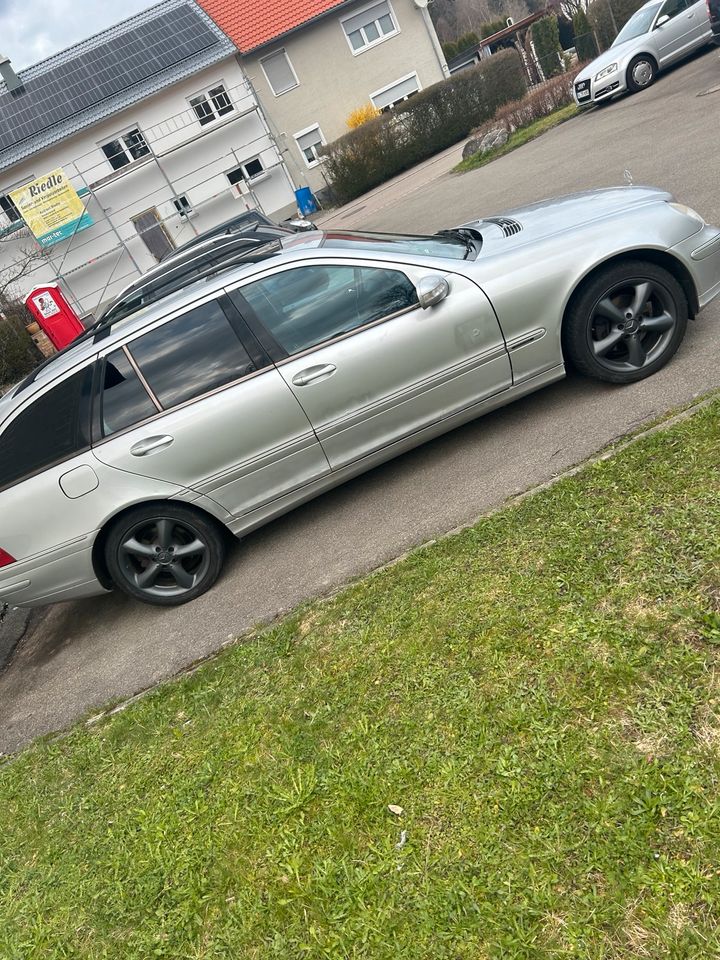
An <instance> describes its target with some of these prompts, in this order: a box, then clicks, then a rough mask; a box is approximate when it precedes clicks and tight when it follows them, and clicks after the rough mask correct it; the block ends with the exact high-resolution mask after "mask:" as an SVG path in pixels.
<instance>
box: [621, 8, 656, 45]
mask: <svg viewBox="0 0 720 960" xmlns="http://www.w3.org/2000/svg"><path fill="white" fill-rule="evenodd" d="M659 9H660V4H659V3H654V4H653V5H652V6H651V7H643V8H642V10H638V12H637V13H636V14H634V15H633V16H632V17H630V19H629V20H628V22H627V23H626V24H625V26H624V27H623V28H622V30H621V31H620V33H619V34H618V35H617V36H616V37H615V40H614V42H613V44H612V45H613V47H616V46H617V45H618V44H619V43H625V41H626V40H634V39H635V37H641V36H642V35H643V34H644V33H647V32H648V30H649V29H650V27H651V26H652V22H653V20H654V19H655V14H656V13H657V12H658V10H659Z"/></svg>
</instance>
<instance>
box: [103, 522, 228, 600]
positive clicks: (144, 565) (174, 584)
mask: <svg viewBox="0 0 720 960" xmlns="http://www.w3.org/2000/svg"><path fill="white" fill-rule="evenodd" d="M210 553H211V552H210V549H209V545H208V543H207V542H206V540H205V538H204V536H203V535H202V533H201V532H200V530H198V529H197V528H196V527H195V526H194V525H193V524H192V523H191V522H189V521H188V520H178V519H176V518H173V517H158V518H154V519H152V520H143V521H142V522H140V523H138V524H136V525H135V526H133V527H131V528H130V530H129V531H128V532H127V533H126V535H125V536H124V537H123V539H122V541H121V543H120V545H119V547H118V554H117V560H118V566H119V568H120V570H121V571H122V574H123V576H124V577H125V578H126V579H127V581H128V582H129V584H131V585H132V586H133V587H135V589H136V590H139V591H141V592H142V593H144V594H146V595H148V596H149V597H168V598H169V597H180V596H182V595H183V594H185V593H188V592H189V591H191V590H192V589H193V588H194V587H195V586H196V585H197V584H198V583H200V581H201V580H202V579H203V577H205V575H206V574H207V571H208V568H209V566H210V562H211V555H210Z"/></svg>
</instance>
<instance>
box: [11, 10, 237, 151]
mask: <svg viewBox="0 0 720 960" xmlns="http://www.w3.org/2000/svg"><path fill="white" fill-rule="evenodd" d="M220 42H221V41H220V39H219V37H218V36H217V34H215V33H214V32H213V30H212V29H211V28H210V27H209V26H208V24H207V23H206V22H205V21H204V20H203V19H202V18H201V17H200V15H199V14H198V13H197V12H196V11H195V10H193V9H192V7H190V6H188V5H187V4H182V5H181V6H178V7H175V8H174V9H171V10H168V11H167V12H165V13H163V14H161V15H160V16H158V17H154V18H153V19H152V20H148V21H146V22H145V23H143V24H140V25H138V26H137V27H135V28H134V29H132V30H128V31H127V32H126V33H123V34H121V35H119V36H117V37H111V38H110V39H108V40H106V41H105V42H103V43H100V44H98V46H97V47H95V48H94V49H92V50H87V51H85V52H83V53H79V54H78V55H77V56H76V57H73V59H72V60H70V61H68V62H67V63H62V64H58V66H56V67H53V68H51V69H50V70H47V71H45V72H44V73H43V74H41V75H40V76H38V77H34V78H33V79H30V80H27V81H24V87H23V90H22V91H21V92H16V93H15V94H11V93H8V92H6V91H5V92H3V93H0V150H4V149H6V148H8V147H12V146H15V145H16V144H18V143H21V142H22V141H23V140H26V139H27V138H28V137H31V136H34V135H35V134H37V133H41V132H42V131H43V130H47V129H48V127H52V126H54V125H55V124H57V123H61V122H62V121H63V120H67V119H69V118H70V117H72V116H75V115H76V114H78V113H81V112H82V111H83V110H86V109H87V108H88V107H93V106H96V105H97V104H99V103H101V102H102V101H103V100H107V99H108V97H111V96H113V95H114V94H117V93H120V92H121V91H123V90H127V89H129V88H130V87H132V86H134V85H135V84H137V83H142V82H143V81H145V80H149V79H150V78H151V77H154V76H157V75H158V74H159V73H162V72H163V71H164V70H167V69H168V68H169V67H172V66H175V65H176V64H178V63H182V61H183V60H186V59H187V58H188V57H191V56H194V55H195V54H198V53H200V52H202V51H203V50H206V49H208V48H209V47H212V46H214V45H215V44H218V43H220Z"/></svg>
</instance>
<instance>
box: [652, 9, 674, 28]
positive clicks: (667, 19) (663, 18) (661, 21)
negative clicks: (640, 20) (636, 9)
mask: <svg viewBox="0 0 720 960" xmlns="http://www.w3.org/2000/svg"><path fill="white" fill-rule="evenodd" d="M669 22H670V17H669V16H668V15H667V14H666V13H664V14H663V15H662V16H661V17H658V18H657V20H656V21H655V29H656V30H657V28H658V27H662V26H663V24H666V23H669Z"/></svg>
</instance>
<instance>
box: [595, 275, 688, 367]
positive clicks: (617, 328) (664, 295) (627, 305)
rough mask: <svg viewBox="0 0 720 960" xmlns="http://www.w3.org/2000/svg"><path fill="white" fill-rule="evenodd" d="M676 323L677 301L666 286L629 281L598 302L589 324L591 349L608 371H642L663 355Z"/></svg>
mask: <svg viewBox="0 0 720 960" xmlns="http://www.w3.org/2000/svg"><path fill="white" fill-rule="evenodd" d="M677 323H678V316H677V308H676V306H675V301H674V299H673V297H672V295H671V293H670V291H669V290H668V289H667V288H666V287H665V286H663V284H661V283H659V282H658V281H657V280H644V279H636V280H627V281H624V282H622V283H619V284H617V285H615V286H614V287H611V288H610V289H609V290H608V291H607V292H606V293H605V294H604V295H603V296H602V297H601V298H600V299H599V300H598V301H597V302H596V304H595V307H594V309H593V311H592V313H591V316H590V323H589V324H588V337H589V340H590V347H591V349H592V351H593V354H594V356H595V359H596V361H597V362H598V363H599V364H600V365H601V366H603V367H605V368H606V369H608V370H612V371H615V372H625V371H635V370H640V369H642V368H643V367H646V366H649V365H650V364H651V363H653V362H654V361H655V360H656V359H657V358H658V356H660V354H662V352H663V351H664V350H665V348H666V347H667V345H668V343H669V342H670V340H671V339H672V337H673V333H674V331H675V328H676V326H677Z"/></svg>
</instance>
